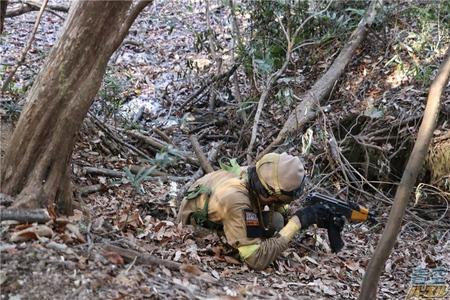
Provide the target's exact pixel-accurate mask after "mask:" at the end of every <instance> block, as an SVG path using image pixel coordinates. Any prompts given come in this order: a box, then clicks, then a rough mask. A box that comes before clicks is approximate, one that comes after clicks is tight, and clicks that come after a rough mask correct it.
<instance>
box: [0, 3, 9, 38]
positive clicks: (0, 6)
mask: <svg viewBox="0 0 450 300" xmlns="http://www.w3.org/2000/svg"><path fill="white" fill-rule="evenodd" d="M7 6H8V0H0V34H2V33H3V23H4V22H5V16H6V7H7Z"/></svg>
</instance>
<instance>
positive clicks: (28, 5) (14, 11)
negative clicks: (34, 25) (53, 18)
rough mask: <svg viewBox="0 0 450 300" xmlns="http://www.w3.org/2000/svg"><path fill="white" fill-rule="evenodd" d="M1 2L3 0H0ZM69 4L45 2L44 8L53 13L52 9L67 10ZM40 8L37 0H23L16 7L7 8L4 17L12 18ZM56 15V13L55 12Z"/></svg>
mask: <svg viewBox="0 0 450 300" xmlns="http://www.w3.org/2000/svg"><path fill="white" fill-rule="evenodd" d="M2 3H3V1H2ZM69 8H70V7H69V6H65V5H59V4H47V6H46V7H45V10H47V11H48V10H50V11H49V12H51V13H53V14H55V13H54V12H53V11H60V12H65V13H67V12H69ZM40 9H41V3H40V2H38V1H25V2H22V3H21V4H20V5H19V6H17V7H13V8H11V9H8V11H7V12H6V15H5V17H6V18H13V17H17V16H20V15H22V14H25V13H28V12H31V11H38V10H40ZM55 15H57V14H55ZM57 16H58V17H60V18H61V16H59V15H57Z"/></svg>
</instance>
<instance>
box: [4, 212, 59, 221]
mask: <svg viewBox="0 0 450 300" xmlns="http://www.w3.org/2000/svg"><path fill="white" fill-rule="evenodd" d="M50 219H51V217H50V214H49V213H48V211H47V209H34V210H23V209H2V210H0V221H5V220H14V221H18V222H20V223H45V222H47V221H50Z"/></svg>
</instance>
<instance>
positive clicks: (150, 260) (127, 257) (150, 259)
mask: <svg viewBox="0 0 450 300" xmlns="http://www.w3.org/2000/svg"><path fill="white" fill-rule="evenodd" d="M103 249H105V250H107V251H112V252H116V253H118V254H119V255H120V256H122V258H123V259H124V261H125V262H127V263H131V262H132V261H135V263H136V264H143V265H153V266H164V267H166V268H167V269H169V270H171V271H180V267H181V266H182V264H180V263H177V262H174V261H171V260H165V259H160V258H157V257H154V256H151V255H149V254H144V253H140V252H137V251H134V250H131V249H125V248H121V247H118V246H114V245H105V246H104V247H103Z"/></svg>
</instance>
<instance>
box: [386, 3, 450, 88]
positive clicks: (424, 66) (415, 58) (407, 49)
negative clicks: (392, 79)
mask: <svg viewBox="0 0 450 300" xmlns="http://www.w3.org/2000/svg"><path fill="white" fill-rule="evenodd" d="M402 15H403V17H406V18H408V19H409V20H411V22H413V23H415V24H414V25H416V26H415V27H417V28H418V29H417V30H416V31H410V30H409V27H408V28H406V30H407V32H408V35H407V36H405V35H404V32H405V31H400V34H399V35H398V36H397V37H396V38H397V40H398V44H399V47H397V48H395V50H396V51H395V54H394V55H393V57H392V58H391V59H390V60H389V62H388V63H387V64H386V65H390V64H392V63H394V62H395V63H397V71H399V72H401V73H402V74H404V75H405V76H407V77H408V79H409V80H410V81H414V82H416V83H418V84H420V85H422V86H429V85H430V84H431V82H432V80H433V78H432V75H433V74H434V73H435V72H436V71H437V69H438V68H439V65H440V63H439V61H438V58H439V57H441V56H442V54H443V53H444V52H445V49H446V47H447V46H448V45H447V41H448V40H449V39H450V27H449V26H448V24H449V22H450V0H443V1H432V2H427V3H421V2H419V4H418V5H417V6H414V5H413V4H412V5H411V7H410V8H408V9H406V10H404V11H402ZM405 54H406V55H405Z"/></svg>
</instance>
